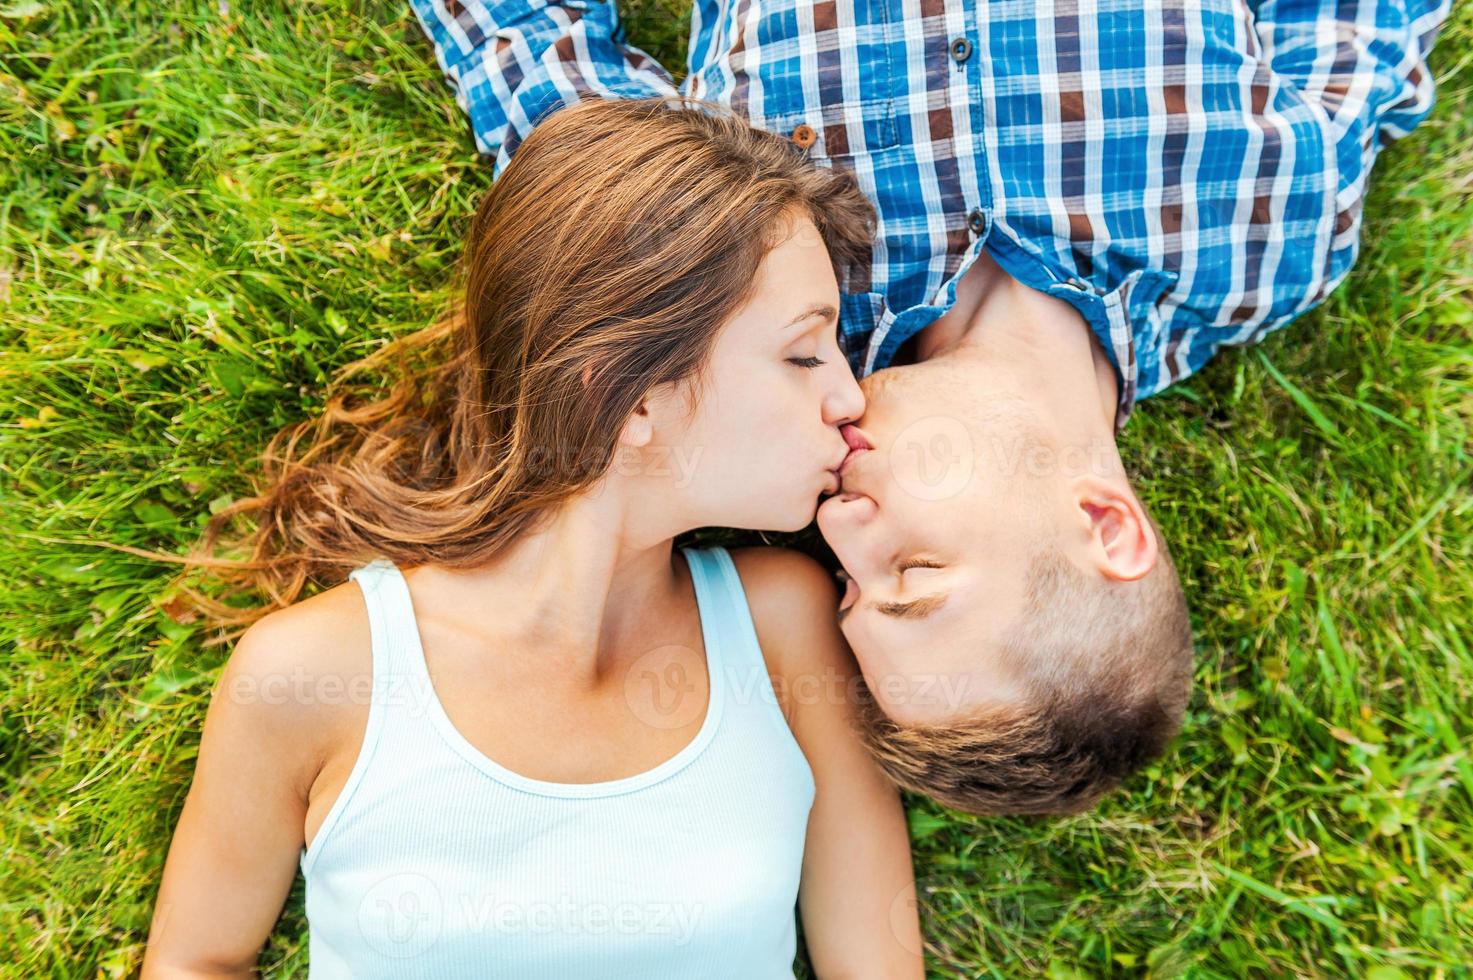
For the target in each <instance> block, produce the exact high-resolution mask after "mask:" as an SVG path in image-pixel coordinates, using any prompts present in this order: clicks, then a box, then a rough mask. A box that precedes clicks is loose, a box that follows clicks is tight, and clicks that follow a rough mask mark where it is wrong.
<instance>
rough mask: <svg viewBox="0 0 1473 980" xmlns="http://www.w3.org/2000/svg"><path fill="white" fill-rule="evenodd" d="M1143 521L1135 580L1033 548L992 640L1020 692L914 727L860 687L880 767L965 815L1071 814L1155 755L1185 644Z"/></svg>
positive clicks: (1185, 682)
mask: <svg viewBox="0 0 1473 980" xmlns="http://www.w3.org/2000/svg"><path fill="white" fill-rule="evenodd" d="M1148 520H1149V518H1148ZM1152 529H1153V530H1154V531H1155V532H1156V537H1157V541H1158V542H1159V543H1160V547H1159V555H1158V558H1157V563H1156V567H1155V568H1153V569H1152V570H1151V571H1150V572H1149V573H1148V574H1147V575H1145V576H1144V577H1143V578H1141V579H1139V580H1138V581H1135V582H1114V581H1109V580H1106V579H1104V578H1103V577H1101V578H1098V579H1095V578H1091V577H1090V576H1088V575H1086V574H1085V573H1084V572H1082V571H1081V570H1080V569H1078V568H1077V567H1076V566H1075V565H1074V564H1073V563H1072V562H1070V561H1069V560H1068V559H1067V558H1066V557H1065V556H1064V555H1063V553H1062V552H1060V551H1058V550H1057V549H1054V548H1049V549H1046V550H1044V551H1042V552H1040V553H1039V554H1038V555H1035V556H1034V558H1033V560H1032V562H1031V563H1030V566H1029V570H1028V585H1027V591H1026V594H1025V600H1024V608H1023V612H1022V614H1021V616H1020V617H1019V619H1018V621H1017V622H1015V623H1014V624H1013V626H1012V627H1011V628H1010V629H1009V630H1008V632H1007V633H1006V634H1005V635H1004V637H1003V639H1002V641H1001V644H1000V649H999V650H998V651H997V653H998V655H999V657H1000V658H1001V660H1002V662H1003V663H1005V664H1006V665H1007V667H1008V668H1009V669H1010V670H1011V671H1013V672H1015V673H1016V674H1017V675H1018V676H1020V677H1022V678H1023V679H1024V683H1023V690H1024V694H1023V695H1022V696H1021V697H1020V698H1018V699H1016V700H1014V701H1009V702H999V703H996V704H993V705H988V706H984V707H983V708H981V709H980V711H979V712H978V713H977V714H976V715H974V716H973V717H971V718H970V719H968V720H966V721H964V722H961V723H957V724H949V725H942V726H930V725H921V726H915V725H901V724H898V723H896V722H895V721H892V720H891V719H890V718H889V717H888V716H886V715H885V714H884V712H883V711H882V710H881V709H880V707H879V705H878V704H877V703H876V702H875V700H874V697H873V695H872V694H870V693H869V691H868V690H867V689H866V690H863V691H862V695H863V696H862V697H861V698H860V712H859V715H860V722H861V730H862V734H863V736H864V739H865V741H866V743H867V744H868V746H869V748H870V750H871V752H872V753H873V754H874V756H875V758H876V760H877V761H878V762H879V764H880V766H881V768H883V769H884V770H885V772H886V773H887V774H888V775H889V776H890V778H891V779H892V780H894V781H895V782H896V783H897V784H898V785H900V786H901V787H902V788H904V789H908V790H911V791H912V792H917V793H923V794H925V795H926V796H929V797H931V798H933V799H935V800H937V801H938V802H940V803H942V804H944V805H946V806H949V807H952V808H954V809H957V810H962V811H964V812H967V813H976V814H1041V813H1077V812H1079V811H1081V810H1085V809H1088V808H1089V807H1091V806H1093V805H1094V804H1095V803H1096V802H1097V801H1098V800H1099V799H1100V797H1101V796H1103V795H1104V794H1105V793H1107V792H1109V791H1110V790H1111V789H1113V788H1115V787H1116V786H1117V785H1119V783H1120V781H1121V780H1122V779H1124V778H1125V777H1126V776H1128V775H1130V774H1131V773H1132V772H1135V771H1136V770H1137V769H1139V768H1140V767H1141V766H1142V765H1144V764H1145V763H1146V762H1149V761H1150V760H1152V759H1154V758H1156V757H1158V756H1159V755H1160V754H1161V753H1162V752H1163V751H1164V750H1165V748H1166V745H1167V743H1168V742H1170V740H1171V738H1172V737H1173V736H1174V735H1175V734H1176V732H1177V731H1178V730H1179V729H1180V727H1181V721H1182V715H1183V713H1184V711H1185V709H1186V702H1187V697H1188V695H1189V693H1190V691H1191V683H1192V659H1193V650H1192V632H1191V622H1190V619H1189V617H1188V614H1187V606H1186V598H1185V596H1184V595H1183V593H1182V587H1181V582H1180V580H1179V579H1178V578H1177V572H1176V567H1175V565H1174V564H1173V563H1172V560H1171V556H1170V555H1169V554H1168V552H1167V550H1166V545H1165V540H1164V538H1162V536H1161V532H1160V530H1159V529H1158V528H1156V527H1155V524H1154V522H1152Z"/></svg>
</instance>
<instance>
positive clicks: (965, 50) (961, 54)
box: [951, 37, 972, 64]
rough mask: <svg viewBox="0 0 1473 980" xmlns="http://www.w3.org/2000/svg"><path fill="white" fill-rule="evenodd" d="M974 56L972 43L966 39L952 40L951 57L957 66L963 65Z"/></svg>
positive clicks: (957, 38) (956, 38)
mask: <svg viewBox="0 0 1473 980" xmlns="http://www.w3.org/2000/svg"><path fill="white" fill-rule="evenodd" d="M971 56H972V42H971V41H968V40H967V39H966V38H964V37H955V38H952V39H951V57H952V58H953V60H955V61H956V63H957V64H961V63H962V62H963V61H966V60H967V59H968V58H970V57H971Z"/></svg>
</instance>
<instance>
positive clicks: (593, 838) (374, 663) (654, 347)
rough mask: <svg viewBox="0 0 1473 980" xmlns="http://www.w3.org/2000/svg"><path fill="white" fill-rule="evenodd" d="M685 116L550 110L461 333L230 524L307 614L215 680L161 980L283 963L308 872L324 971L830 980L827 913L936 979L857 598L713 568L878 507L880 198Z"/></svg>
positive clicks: (779, 567)
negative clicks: (865, 720) (872, 735)
mask: <svg viewBox="0 0 1473 980" xmlns="http://www.w3.org/2000/svg"><path fill="white" fill-rule="evenodd" d="M674 101H675V100H664V99H652V100H639V101H623V102H619V101H589V102H583V103H578V104H575V105H573V106H571V107H568V108H566V109H563V110H560V111H559V112H557V113H555V114H554V115H552V116H551V117H549V118H548V119H547V120H546V121H544V122H542V123H541V124H540V125H539V126H538V127H537V128H536V129H535V130H534V131H533V133H532V134H531V135H530V136H529V137H528V138H527V140H526V141H525V143H523V144H522V146H521V147H520V148H519V149H518V151H517V153H516V156H515V158H514V161H513V162H512V163H511V164H510V165H508V167H507V168H506V170H505V171H504V172H503V174H502V175H501V176H500V177H499V178H498V180H497V181H496V183H495V184H494V185H493V186H492V187H491V189H490V190H489V192H488V193H487V195H486V197H485V198H484V200H483V201H482V203H481V206H480V207H479V209H478V211H477V214H476V218H475V221H474V223H473V226H472V229H471V232H470V236H469V240H468V243H467V249H466V265H465V269H466V284H465V292H464V300H463V304H462V307H461V309H460V310H459V311H458V313H457V314H456V315H455V316H453V317H451V318H449V319H448V320H447V321H446V322H445V324H443V325H441V326H438V327H436V328H432V329H430V330H428V331H426V332H424V333H422V334H421V335H418V336H415V337H412V338H410V339H409V340H408V341H404V342H401V343H399V344H395V345H391V346H390V347H388V348H386V349H385V350H384V351H381V352H380V353H379V354H377V355H375V356H374V357H373V358H370V359H369V360H368V361H367V362H365V364H363V365H361V366H365V367H375V368H378V367H384V366H386V365H388V364H390V363H391V362H393V361H396V360H397V361H400V362H401V364H400V369H401V371H402V373H403V375H404V376H403V378H402V379H401V380H400V382H399V383H398V384H397V385H396V386H395V387H394V388H393V390H392V391H391V393H390V394H389V395H388V396H386V397H382V398H380V399H378V400H377V401H371V402H369V403H368V404H363V405H356V406H350V405H348V404H347V403H346V402H345V401H344V399H343V397H342V395H341V393H338V394H337V395H335V397H334V398H333V399H332V400H330V402H329V407H328V409H327V411H326V413H325V415H324V416H323V417H322V418H321V419H319V420H317V421H315V422H312V423H305V424H303V425H301V426H298V427H296V428H295V429H292V430H288V431H287V432H284V433H283V434H282V435H281V436H279V437H278V440H275V441H273V446H272V447H268V451H267V462H268V468H267V486H266V487H265V488H264V490H263V492H262V493H260V494H259V495H258V496H256V497H253V498H251V500H249V501H244V502H242V503H241V504H240V505H238V506H237V507H235V508H232V509H229V510H227V511H225V512H222V513H221V514H220V515H217V517H216V519H215V521H214V522H212V524H211V527H210V529H209V531H208V532H207V534H206V537H205V540H204V542H203V548H204V549H205V550H206V551H208V550H210V549H212V548H213V547H214V546H215V542H216V540H217V539H218V537H219V535H220V533H221V532H222V530H223V529H224V528H225V522H226V521H227V520H229V519H230V518H232V517H233V516H234V515H235V514H238V513H251V514H252V515H253V516H254V517H255V518H256V520H255V524H256V530H254V531H252V532H250V533H249V534H248V535H247V536H246V538H245V539H244V541H243V542H239V543H243V544H245V545H246V546H248V549H249V551H250V553H251V558H250V559H249V560H247V561H243V562H239V563H237V564H234V565H232V564H231V563H230V562H229V561H226V560H221V559H211V564H212V566H213V567H217V568H222V567H223V568H224V569H225V570H226V571H225V572H224V573H222V574H224V575H226V576H227V577H228V576H229V575H232V574H234V575H237V576H238V579H239V581H240V582H241V583H244V584H249V585H252V586H254V587H255V588H256V589H259V590H262V591H265V592H267V593H269V594H271V595H272V596H273V597H274V598H275V599H276V600H277V602H276V605H278V606H280V607H282V608H279V609H276V610H274V611H271V612H269V614H267V615H265V616H264V617H263V618H259V619H258V620H257V621H256V622H254V623H253V625H251V626H250V628H249V629H247V630H246V631H245V633H244V635H243V636H241V637H240V639H239V641H238V642H237V644H236V646H235V648H234V650H233V651H232V654H231V657H230V659H229V662H228V663H227V665H226V667H225V670H224V671H223V674H222V676H221V679H220V682H219V684H218V685H217V687H216V690H215V693H214V697H213V700H212V702H211V705H210V708H209V710H208V713H207V715H206V720H205V726H204V734H203V738H202V742H201V745H200V751H199V757H198V761H197V769H196V773H195V778H194V783H193V785H192V787H191V789H190V792H189V795H188V798H187V800H186V802H185V805H184V810H183V813H182V815H181V817H180V820H179V825H178V828H177V830H176V832H175V836H174V840H173V844H172V846H171V848H170V851H169V855H168V859H167V862H166V865H165V869H164V876H163V882H162V886H161V888H160V892H159V897H158V903H157V908H156V911H155V915H154V921H153V926H152V930H151V935H150V940H149V947H148V951H147V955H146V958H145V962H144V968H143V974H144V976H145V977H171V976H203V975H206V974H208V975H210V976H218V975H221V974H227V975H228V974H240V975H249V974H250V973H251V972H252V971H253V968H254V964H255V961H256V957H257V954H258V952H259V950H260V948H261V946H262V944H263V942H264V941H265V939H266V937H267V936H268V934H269V933H270V931H271V928H272V926H273V924H274V923H275V921H276V919H277V916H278V914H279V913H280V910H281V907H282V905H283V903H284V901H285V899H286V896H287V894H288V891H289V889H290V886H291V885H292V883H293V880H294V878H295V875H296V873H297V871H298V869H299V868H300V870H301V871H302V873H303V874H304V875H305V878H306V896H307V898H306V901H307V918H308V923H309V931H310V943H309V959H310V970H311V973H312V975H313V976H320V977H355V978H364V977H377V976H388V975H394V976H426V977H435V978H445V977H461V976H465V977H470V976H474V977H503V976H504V977H515V978H526V977H557V978H566V977H585V976H586V977H629V978H641V980H644V978H653V977H666V976H669V977H696V976H700V977H733V978H743V980H751V978H761V977H773V976H790V975H791V969H792V963H793V957H794V953H795V948H796V935H795V923H794V907H795V903H796V905H797V906H798V907H799V909H800V911H801V917H802V923H803V932H804V937H805V941H806V944H807V948H808V951H809V955H810V958H811V961H812V963H813V965H814V967H815V970H816V971H817V973H818V975H819V976H820V977H824V976H864V977H882V976H883V977H891V976H915V977H919V976H921V975H922V966H921V960H920V956H919V952H918V951H919V942H920V940H919V929H918V926H917V922H916V914H915V904H914V885H913V881H912V877H911V868H910V857H909V848H908V841H907V837H906V827H905V823H904V820H903V815H902V812H901V808H900V805H899V801H898V799H897V795H896V793H895V791H894V789H893V788H892V787H891V786H890V785H888V784H887V783H886V782H885V781H884V779H883V778H882V776H881V774H880V773H879V771H878V770H877V768H876V766H875V765H874V763H873V762H872V761H871V760H870V759H869V758H868V756H867V755H866V754H865V753H864V751H863V749H862V747H861V743H860V742H859V740H858V739H857V737H856V736H855V735H854V733H853V732H852V731H851V729H850V727H849V724H850V720H851V716H852V713H853V707H854V705H853V701H854V699H853V697H852V695H853V692H854V690H855V685H854V684H853V683H850V682H851V681H852V680H853V679H854V678H855V677H856V676H857V671H856V670H855V668H854V666H853V663H852V660H851V659H850V657H849V655H848V651H847V649H846V648H845V647H844V645H843V641H842V638H841V635H840V633H839V631H838V628H837V624H836V622H835V609H836V605H837V595H836V591H837V590H836V589H835V587H834V585H833V583H832V581H831V580H830V578H829V577H828V575H827V574H826V573H825V572H823V570H822V569H821V568H820V567H819V566H817V565H816V564H815V563H813V562H811V561H810V560H808V559H806V558H805V557H803V556H800V555H798V554H795V553H791V552H786V551H782V550H779V549H773V548H745V549H737V550H732V551H730V552H728V551H727V550H726V549H724V548H721V547H708V548H700V549H695V548H682V549H675V548H674V547H673V539H674V538H675V537H676V535H678V534H680V533H681V532H684V531H687V530H690V529H693V528H698V527H703V526H708V525H722V526H729V527H741V528H754V529H755V528H767V529H777V530H791V529H797V528H800V527H803V526H804V525H806V524H807V523H808V522H809V520H810V519H811V518H812V516H813V513H814V510H815V507H816V504H817V500H818V497H819V495H820V494H822V493H824V492H826V491H833V490H834V489H835V488H836V487H837V480H836V478H835V473H834V471H835V470H836V469H837V468H838V467H839V466H840V464H841V463H842V461H843V460H844V458H845V456H846V454H847V452H848V449H847V446H846V445H845V442H844V439H843V437H842V436H841V434H840V432H839V426H840V425H841V424H842V423H844V422H845V421H847V420H850V419H853V418H856V417H858V416H859V415H860V413H861V411H862V409H863V402H862V397H861V395H860V392H859V389H858V387H857V385H856V384H855V382H854V379H853V377H852V376H851V375H850V372H849V369H848V367H847V366H846V364H845V360H844V358H843V357H842V356H841V352H840V351H839V349H838V347H837V330H836V319H837V315H836V309H837V307H838V301H839V293H838V281H839V280H838V275H839V273H840V270H841V268H842V264H844V263H847V262H849V261H852V260H854V259H855V258H858V257H859V256H861V255H863V254H865V253H866V252H867V250H868V248H869V241H870V239H869V235H870V234H871V229H872V225H871V224H870V222H871V211H870V206H869V204H868V202H867V201H866V200H865V199H864V197H863V195H862V194H861V193H860V192H859V191H858V189H857V188H856V187H855V186H854V185H853V183H852V182H851V181H850V180H848V179H847V178H846V177H845V176H844V175H843V174H842V172H837V171H831V170H827V169H823V168H815V167H812V166H810V165H808V164H807V163H806V162H805V161H804V160H803V159H802V158H801V157H800V156H799V155H798V153H797V152H796V151H795V150H794V149H793V148H791V147H790V145H789V144H788V143H787V142H786V141H785V140H783V139H782V138H780V137H778V136H775V135H772V134H769V133H765V132H762V131H759V130H755V129H752V128H751V127H749V126H748V125H746V124H745V123H744V122H741V121H740V120H738V119H736V118H735V117H732V116H731V115H729V114H728V113H726V112H724V111H723V110H721V109H720V108H719V107H717V106H714V105H710V104H706V103H697V102H696V101H695V100H687V104H680V105H675V104H672V103H673V102H674ZM441 347H445V348H447V349H446V350H443V351H440V348H441ZM436 353H439V354H443V356H442V357H440V358H439V361H440V363H439V364H438V366H437V367H435V368H434V369H433V370H428V371H424V370H415V362H416V361H417V359H418V356H419V355H420V354H436ZM411 355H413V356H411ZM282 440H284V441H285V448H284V449H282V450H281V451H278V449H279V447H280V443H281V441H282ZM304 444H305V447H306V448H302V445H304ZM231 569H235V571H233V572H232V571H231ZM344 570H349V571H350V574H349V579H350V581H347V582H344V583H342V584H339V585H336V586H334V587H331V588H328V589H326V590H325V591H322V592H320V593H319V594H316V595H314V596H312V597H311V598H307V599H304V600H301V601H296V600H297V598H298V595H299V593H300V591H301V589H302V586H303V584H304V583H305V582H306V581H307V580H309V579H312V580H318V581H332V580H334V579H340V578H341V573H342V572H343V571H344ZM226 610H227V607H225V606H224V605H221V606H219V607H218V608H217V609H216V612H217V614H222V615H223V613H224V612H225V611H226ZM237 611H238V610H237Z"/></svg>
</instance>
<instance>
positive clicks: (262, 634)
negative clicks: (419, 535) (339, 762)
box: [214, 582, 373, 785]
mask: <svg viewBox="0 0 1473 980" xmlns="http://www.w3.org/2000/svg"><path fill="white" fill-rule="evenodd" d="M372 682H373V651H372V643H371V638H370V634H369V625H368V612H367V608H366V607H365V605H364V602H363V594H362V591H361V590H360V589H359V588H358V586H357V584H356V583H354V582H345V583H343V584H341V585H336V586H333V587H331V588H329V589H325V590H324V591H322V592H320V593H318V594H316V595H314V596H312V597H310V598H307V599H303V600H301V601H300V602H296V603H293V604H292V605H290V606H287V607H285V608H283V609H278V610H275V611H273V612H270V613H267V614H266V615H265V616H263V617H261V618H260V619H258V620H257V621H256V622H254V623H252V624H251V626H250V628H248V629H247V630H246V631H245V632H244V633H243V634H241V636H240V638H239V639H238V640H236V643H235V646H234V648H233V649H232V650H231V654H230V659H229V660H228V662H227V663H226V665H225V669H224V671H223V672H222V673H221V677H220V680H219V682H218V684H217V686H216V690H215V694H214V698H215V700H216V701H217V702H218V701H220V700H221V699H224V700H225V702H226V704H227V708H226V710H227V711H229V712H230V713H232V714H235V715H238V716H239V717H240V719H241V721H242V722H243V724H242V725H241V726H239V730H240V731H246V732H249V731H253V730H254V731H258V732H260V733H261V734H262V736H263V742H262V743H259V744H258V745H257V746H256V749H257V750H258V751H268V750H274V751H276V752H278V753H280V755H281V756H283V757H282V758H280V760H279V761H280V762H281V763H282V764H283V766H285V767H288V768H290V769H291V770H292V771H293V772H294V774H295V775H296V777H297V778H298V779H300V780H302V781H304V782H305V784H306V785H310V783H311V780H312V779H314V778H315V777H316V774H317V772H318V771H319V770H320V769H321V767H322V765H323V763H324V762H325V761H326V760H327V758H328V757H329V756H331V755H332V753H333V752H334V750H335V748H336V747H337V746H338V745H339V743H340V742H341V741H342V740H343V739H344V738H347V737H349V735H350V734H351V733H353V732H355V731H358V730H360V729H362V727H363V724H364V721H365V719H366V718H367V715H368V708H369V704H370V695H371V692H372ZM268 730H269V732H270V735H269V738H268V737H266V736H265V733H266V732H267V731H268Z"/></svg>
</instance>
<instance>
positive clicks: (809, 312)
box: [782, 303, 839, 330]
mask: <svg viewBox="0 0 1473 980" xmlns="http://www.w3.org/2000/svg"><path fill="white" fill-rule="evenodd" d="M838 315H839V311H838V310H836V309H834V308H833V306H831V305H830V304H828V303H819V304H817V305H815V306H810V307H809V308H808V309H806V310H804V311H803V312H802V313H799V314H798V315H797V316H795V317H793V318H792V319H791V320H789V321H788V322H787V323H784V324H783V325H782V329H784V330H786V329H787V328H788V327H791V326H795V325H797V324H799V323H802V322H803V321H804V320H806V319H808V318H809V317H811V316H822V317H823V318H824V319H825V320H832V319H834V318H835V317H837V316H838Z"/></svg>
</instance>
